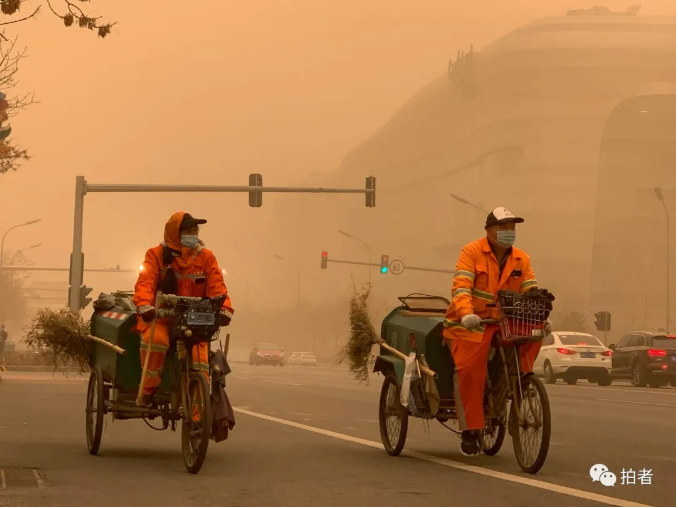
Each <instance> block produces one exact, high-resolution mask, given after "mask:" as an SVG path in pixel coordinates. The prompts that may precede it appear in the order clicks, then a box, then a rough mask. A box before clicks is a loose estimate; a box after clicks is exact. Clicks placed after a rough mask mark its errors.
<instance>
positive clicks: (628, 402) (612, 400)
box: [596, 399, 676, 407]
mask: <svg viewBox="0 0 678 508" xmlns="http://www.w3.org/2000/svg"><path fill="white" fill-rule="evenodd" d="M596 400H603V401H605V402H621V403H622V404H642V405H644V406H664V407H676V405H675V404H660V403H659V402H640V401H638V400H619V399H596Z"/></svg>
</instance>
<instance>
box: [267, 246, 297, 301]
mask: <svg viewBox="0 0 678 508" xmlns="http://www.w3.org/2000/svg"><path fill="white" fill-rule="evenodd" d="M273 257H274V258H277V259H279V260H280V261H286V262H288V263H289V264H291V265H292V266H293V267H294V268H296V269H297V308H300V307H301V272H300V271H299V267H298V266H297V265H296V263H294V262H292V261H290V260H289V259H285V258H284V257H282V256H279V255H278V254H273Z"/></svg>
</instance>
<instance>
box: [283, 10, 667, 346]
mask: <svg viewBox="0 0 678 508" xmlns="http://www.w3.org/2000/svg"><path fill="white" fill-rule="evenodd" d="M633 13H634V11H633V10H631V11H629V12H628V13H626V14H623V13H622V14H616V13H612V12H610V11H609V10H607V9H594V10H576V11H571V12H570V13H568V14H566V15H564V16H560V17H550V18H545V19H540V20H537V21H534V22H532V23H530V24H528V25H526V26H523V27H520V28H519V29H517V30H515V31H513V32H511V33H509V34H507V35H505V36H504V37H501V38H500V39H498V40H497V41H495V42H494V43H492V44H490V45H489V46H487V47H485V48H476V50H475V51H474V52H473V54H472V59H470V60H471V64H469V65H463V66H457V69H459V68H460V69H462V70H461V71H456V72H451V73H450V75H448V74H445V75H443V76H441V77H439V78H438V79H436V80H434V81H433V82H431V83H430V84H429V85H428V86H426V87H425V88H424V89H422V90H421V91H419V92H418V93H417V94H416V95H415V96H414V97H412V98H411V99H410V100H409V101H408V102H407V103H406V104H405V105H404V106H403V107H402V108H401V109H400V110H399V111H397V112H396V113H395V115H394V116H393V117H392V118H391V120H390V121H389V122H387V123H386V124H385V125H384V126H383V127H382V128H381V129H379V130H378V131H377V132H375V133H374V135H373V136H371V137H370V138H369V139H368V140H366V141H365V142H364V143H363V144H361V145H360V146H358V147H356V148H355V149H354V150H353V151H352V152H351V153H349V154H348V155H347V156H346V158H345V159H344V161H343V162H342V164H341V166H340V167H339V168H338V169H337V170H336V171H334V172H332V173H331V174H328V175H326V177H325V178H324V182H323V183H324V184H331V185H340V186H347V187H355V186H356V185H362V183H363V182H364V178H365V176H368V175H374V176H376V177H377V207H376V208H375V209H371V210H368V209H365V208H364V207H362V203H358V202H355V203H353V202H351V203H350V204H349V203H347V202H346V200H342V199H337V198H328V202H329V201H331V202H333V203H335V205H334V208H333V209H332V210H331V211H327V210H325V208H326V207H325V206H324V207H323V208H324V210H323V211H322V212H319V213H318V214H316V213H315V212H314V213H313V214H309V210H310V208H307V207H306V206H305V205H304V204H303V203H302V204H298V203H296V202H295V203H293V204H290V203H282V202H281V204H280V216H281V217H287V218H286V219H284V220H286V221H293V222H294V221H295V220H297V219H294V218H293V217H294V216H296V217H303V220H304V223H306V224H307V227H309V226H308V223H309V221H316V222H315V225H316V226H317V229H318V230H319V231H325V232H326V233H319V234H318V235H314V240H316V242H320V241H323V242H325V243H324V245H322V246H321V245H320V244H319V243H318V244H317V245H316V244H312V246H311V245H309V242H311V243H312V240H310V239H308V238H307V235H305V234H304V233H301V232H300V233H299V238H298V245H300V246H301V245H303V246H304V248H308V249H311V250H312V252H313V253H314V254H316V255H314V256H313V259H315V258H316V257H318V255H319V253H320V250H321V249H322V250H327V249H328V247H326V245H327V244H328V242H330V239H329V238H330V236H331V235H334V237H336V229H337V228H340V229H342V230H346V231H350V232H351V234H352V235H355V236H356V237H360V238H363V239H369V242H368V243H369V244H370V247H371V249H372V251H373V258H374V260H378V256H379V254H381V253H389V254H390V255H391V257H392V258H394V257H397V258H400V259H402V260H404V261H405V265H407V264H408V261H409V260H412V264H416V265H419V266H421V265H427V264H428V265H431V266H437V267H445V268H453V267H454V264H455V262H456V258H457V256H458V253H459V250H460V249H461V247H462V246H463V245H464V244H465V243H467V242H469V241H472V240H474V239H476V238H478V237H479V236H481V235H483V234H484V231H483V224H484V219H485V216H484V213H483V212H482V211H480V210H478V209H477V208H474V207H472V206H468V205H465V204H463V203H461V202H459V201H458V200H455V199H453V198H452V197H450V194H455V195H457V196H458V197H461V198H463V199H465V200H467V201H469V202H471V203H474V204H476V205H477V206H478V207H480V208H483V209H485V210H490V209H492V208H494V207H495V206H499V205H503V206H506V207H508V208H509V209H510V210H511V211H513V212H514V213H515V214H517V215H521V216H523V217H525V219H526V222H525V224H523V225H521V227H520V228H519V232H518V245H520V247H522V248H524V249H525V250H527V251H528V252H529V253H530V255H531V257H532V260H533V264H534V266H535V270H536V272H537V275H538V278H539V280H540V283H541V284H542V285H543V286H547V287H549V288H550V289H552V290H553V292H554V293H555V294H556V296H557V300H556V304H557V305H558V306H559V308H560V309H561V310H562V309H569V310H575V311H579V312H583V313H586V314H587V315H590V316H591V315H592V313H593V312H594V311H597V310H609V311H610V312H612V315H613V327H614V328H613V333H612V334H611V335H610V341H612V340H613V339H616V338H618V337H617V335H619V334H623V333H624V332H626V331H627V330H630V329H650V330H656V329H657V327H660V326H664V322H665V313H666V304H665V303H666V277H667V273H666V255H667V243H666V242H667V240H666V230H667V229H666V219H665V215H664V209H663V205H662V203H661V202H659V201H658V199H657V197H656V195H655V192H654V188H655V187H660V188H661V189H662V190H663V194H664V196H665V199H666V204H667V206H668V211H669V217H670V229H671V231H675V190H676V186H675V181H676V172H675V171H676V158H675V157H676V152H675V149H676V145H675V139H676V137H675V136H676V131H675V100H676V99H675V93H676V82H675V76H676V22H675V17H670V16H667V17H648V16H642V15H637V14H636V15H634V14H633ZM451 53H452V52H451ZM441 64H443V65H444V63H443V62H441ZM324 204H325V203H324ZM311 215H313V216H311ZM288 223H289V222H288ZM328 224H329V225H328ZM330 229H331V231H329V230H330ZM286 231H287V230H286ZM285 234H286V235H287V234H289V233H287V232H286V233H285ZM292 234H294V233H292ZM324 234H327V235H330V236H326V237H323V235H324ZM319 239H320V240H319ZM331 241H333V242H336V241H337V240H336V239H335V240H331ZM343 241H344V242H345V244H350V243H351V240H350V239H347V238H344V239H343ZM670 244H671V247H670V249H669V250H670V253H669V256H670V265H671V267H674V266H675V249H674V246H675V238H674V236H673V233H672V234H671V238H670ZM353 248H354V249H355V250H354V252H355V253H360V251H359V250H358V249H360V245H355V247H353ZM361 255H362V254H361ZM300 256H302V255H301V254H300ZM302 257H303V256H302ZM330 257H332V255H330ZM352 257H356V256H355V255H353V256H352ZM376 276H378V275H376V271H375V272H374V275H373V278H374V277H376ZM408 276H409V279H408V278H407V277H408ZM379 277H380V276H379ZM430 277H431V276H429V275H419V274H415V273H414V272H411V273H410V274H408V273H407V270H406V271H405V273H404V274H403V275H402V276H400V277H393V276H391V277H388V278H382V277H380V278H379V286H380V287H377V288H376V290H377V291H382V292H386V293H394V292H395V293H397V292H405V291H407V292H409V291H416V290H422V289H426V288H430V287H432V286H436V287H437V288H439V289H440V290H441V291H444V294H446V295H447V294H449V293H448V291H449V289H448V288H449V286H450V281H451V277H448V276H445V275H443V276H440V275H439V276H437V280H436V282H435V283H434V282H433V281H432V280H431V279H430ZM668 277H669V278H670V280H671V281H672V282H671V287H670V290H671V298H673V296H674V295H675V274H674V273H671V274H668ZM419 283H421V284H420V286H417V284H419ZM323 284H325V283H323ZM423 286H426V288H424V287H423ZM418 288H419V289H418ZM441 291H438V292H439V293H440V292H441ZM670 308H671V309H672V313H673V315H672V316H671V323H675V303H674V302H673V301H672V302H671V304H670ZM671 326H672V328H673V327H674V326H675V325H674V324H672V325H671Z"/></svg>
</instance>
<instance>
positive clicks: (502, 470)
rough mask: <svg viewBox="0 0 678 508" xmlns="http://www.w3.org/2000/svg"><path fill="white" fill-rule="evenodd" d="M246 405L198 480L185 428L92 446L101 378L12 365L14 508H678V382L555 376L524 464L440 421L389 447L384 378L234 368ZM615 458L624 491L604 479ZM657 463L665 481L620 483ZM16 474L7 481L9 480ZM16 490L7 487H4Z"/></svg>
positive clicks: (6, 410) (127, 435)
mask: <svg viewBox="0 0 678 508" xmlns="http://www.w3.org/2000/svg"><path fill="white" fill-rule="evenodd" d="M233 369H234V371H233V373H232V374H231V375H229V376H228V392H229V395H230V397H231V400H232V402H233V405H234V406H235V407H236V408H237V414H236V419H237V424H236V427H235V429H234V430H233V432H232V434H231V436H230V437H229V439H228V440H227V441H226V442H224V443H220V444H214V443H210V448H209V452H208V456H207V461H206V463H205V466H204V467H203V469H202V471H201V472H200V473H199V474H198V475H195V476H194V475H189V474H188V473H186V472H185V470H184V467H183V463H182V459H181V444H180V435H179V433H172V432H171V431H164V432H156V431H153V430H151V429H149V428H148V427H146V425H145V424H144V423H143V422H141V421H117V422H115V423H111V422H110V421H107V423H106V427H105V430H104V436H103V440H102V445H101V450H100V454H99V456H96V457H93V456H90V455H89V454H88V453H87V448H86V442H85V434H84V419H85V413H84V405H85V392H86V381H85V380H84V379H82V378H78V377H74V376H72V375H71V376H70V377H69V378H64V377H63V375H61V374H57V375H56V376H54V377H52V376H51V375H50V374H46V373H20V372H3V373H2V376H3V379H2V381H1V382H0V470H2V471H3V472H4V473H3V474H2V475H0V505H2V506H8V505H14V506H16V505H19V506H35V505H46V506H54V505H61V506H63V505H71V506H74V505H78V506H80V505H84V506H102V505H107V506H131V505H134V506H139V505H141V506H177V505H182V506H185V505H188V506H195V505H205V506H242V505H249V506H252V505H254V506H262V505H264V506H266V505H268V506H327V505H330V506H421V505H424V506H608V505H617V506H638V505H659V506H675V503H676V407H675V404H676V398H675V389H672V388H660V389H651V388H633V387H631V386H629V385H628V384H626V383H618V382H616V383H615V384H613V385H612V386H609V387H599V386H597V385H589V384H588V383H582V382H580V383H579V384H578V385H576V386H568V385H565V384H562V383H558V384H556V385H552V386H548V392H549V399H550V401H551V408H552V414H553V431H552V438H551V448H550V451H549V456H548V459H547V461H546V464H545V466H544V468H543V469H542V471H541V472H540V473H539V474H537V475H536V476H534V475H526V474H523V473H522V472H521V471H520V469H519V467H518V465H517V463H516V461H515V458H514V455H513V449H512V446H511V441H510V439H509V438H508V436H507V440H506V441H505V443H504V447H503V449H502V450H501V451H500V452H499V454H498V455H497V456H495V457H485V456H480V457H475V458H466V457H463V456H462V455H461V454H460V453H459V448H458V447H459V440H458V438H457V437H456V436H455V435H454V434H452V433H451V432H449V431H448V430H447V429H445V428H443V427H442V426H441V425H439V424H438V423H437V422H436V421H432V422H430V424H429V423H426V422H424V421H422V420H417V419H411V420H410V428H409V434H408V439H407V443H406V445H405V448H406V451H405V452H404V454H403V455H404V456H402V457H399V458H395V457H390V456H388V455H387V454H386V453H385V452H384V451H383V449H382V447H381V443H380V438H379V429H378V424H377V418H378V416H377V401H378V395H379V390H380V385H381V381H382V379H383V378H381V377H378V376H376V375H375V376H374V377H373V378H372V380H371V382H370V386H365V385H358V384H357V383H356V382H355V381H353V380H352V379H351V378H350V376H349V375H348V373H347V372H346V370H344V369H343V368H323V367H317V368H313V367H300V366H285V367H282V368H281V367H270V366H261V367H254V366H249V365H246V364H234V365H233ZM594 464H605V465H606V466H607V467H608V468H609V469H610V471H612V472H614V473H615V474H616V475H617V477H618V481H617V484H616V485H615V486H614V487H605V486H603V485H601V484H600V483H599V482H593V481H592V480H591V478H590V476H589V470H590V468H591V466H593V465H594ZM631 468H632V469H633V470H635V471H636V473H638V472H640V470H641V469H646V470H648V469H651V470H652V477H651V484H650V485H641V481H640V478H639V476H637V478H636V484H635V485H621V475H622V470H623V469H625V470H629V469H631ZM3 476H4V484H3V483H2V477H3ZM3 485H4V487H3Z"/></svg>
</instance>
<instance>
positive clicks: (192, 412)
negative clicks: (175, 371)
mask: <svg viewBox="0 0 678 508" xmlns="http://www.w3.org/2000/svg"><path fill="white" fill-rule="evenodd" d="M188 399H189V404H190V405H191V407H187V408H184V412H185V416H184V418H183V419H182V420H181V451H182V454H183V457H184V465H185V466H186V470H187V471H188V472H189V473H191V474H196V473H198V471H200V468H202V465H203V462H205V457H206V456H207V446H208V445H209V441H210V434H211V432H212V406H211V401H210V388H209V384H208V383H207V379H206V378H205V376H204V374H202V373H200V372H193V373H191V374H190V376H189V380H188Z"/></svg>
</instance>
